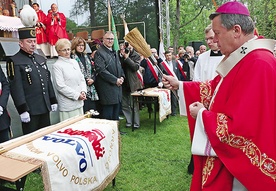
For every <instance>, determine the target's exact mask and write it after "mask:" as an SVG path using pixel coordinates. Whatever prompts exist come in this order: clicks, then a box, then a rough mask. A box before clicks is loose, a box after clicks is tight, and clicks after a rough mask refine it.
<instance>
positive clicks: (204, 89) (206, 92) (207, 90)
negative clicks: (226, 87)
mask: <svg viewBox="0 0 276 191" xmlns="http://www.w3.org/2000/svg"><path fill="white" fill-rule="evenodd" d="M199 88H200V99H201V100H200V102H201V103H202V104H203V105H204V107H205V108H209V104H210V102H211V99H212V95H211V93H212V92H211V84H210V82H209V81H206V82H202V83H200V85H199Z"/></svg>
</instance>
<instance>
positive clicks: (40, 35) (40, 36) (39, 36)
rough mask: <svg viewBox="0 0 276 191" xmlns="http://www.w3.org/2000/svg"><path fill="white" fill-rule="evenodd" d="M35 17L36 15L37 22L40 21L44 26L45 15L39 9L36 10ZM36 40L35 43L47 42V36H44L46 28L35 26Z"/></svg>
mask: <svg viewBox="0 0 276 191" xmlns="http://www.w3.org/2000/svg"><path fill="white" fill-rule="evenodd" d="M36 14H37V17H38V22H40V23H42V24H43V25H45V26H46V24H45V21H46V18H47V17H46V15H45V13H44V12H43V11H41V10H39V11H37V12H36ZM35 30H36V42H37V44H42V43H46V42H47V36H46V29H45V30H44V29H43V27H42V26H40V27H36V28H35Z"/></svg>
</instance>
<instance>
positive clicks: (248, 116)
mask: <svg viewBox="0 0 276 191" xmlns="http://www.w3.org/2000/svg"><path fill="white" fill-rule="evenodd" d="M241 53H242V51H241ZM220 80H221V76H217V77H216V78H214V80H212V81H210V82H205V83H199V82H185V83H183V86H184V97H185V98H184V99H185V102H186V106H187V107H186V108H187V111H189V110H188V106H189V105H190V104H191V103H193V102H195V101H200V102H202V103H203V104H204V105H205V107H206V108H209V110H204V111H203V112H202V119H203V124H204V129H205V132H206V134H207V136H208V139H209V141H210V143H211V146H212V148H213V149H214V151H215V153H216V154H217V157H210V156H199V155H194V165H195V169H194V174H193V179H192V184H191V190H192V191H200V190H202V191H221V190H223V191H232V189H233V179H234V178H236V179H237V180H239V182H241V183H242V185H243V186H244V187H246V188H247V190H249V191H262V190H266V191H274V190H276V59H275V58H274V57H273V55H272V53H271V52H270V51H268V50H265V49H257V50H256V49H255V50H253V51H252V52H250V53H248V54H247V55H246V56H245V57H243V58H242V59H241V60H240V61H239V62H238V63H237V64H236V65H235V66H233V68H232V69H230V71H229V72H228V73H227V74H226V75H225V76H224V78H223V80H222V82H221V84H220V86H219V88H218V91H217V93H216V95H214V90H215V88H216V87H217V86H218V84H219V82H220ZM213 96H214V100H213V101H212V102H211V99H212V97H213ZM210 103H211V105H210V106H209V104H210ZM188 120H189V127H190V133H191V138H193V133H194V125H195V120H194V119H193V118H191V116H190V115H188Z"/></svg>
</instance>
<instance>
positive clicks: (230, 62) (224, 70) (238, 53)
mask: <svg viewBox="0 0 276 191" xmlns="http://www.w3.org/2000/svg"><path fill="white" fill-rule="evenodd" d="M275 44H276V41H275V40H272V39H257V40H256V38H252V39H250V40H249V41H247V42H245V43H244V44H243V45H242V46H240V47H239V48H238V49H237V50H235V51H234V52H232V53H231V54H230V55H229V57H228V58H227V59H226V60H222V61H221V62H220V63H219V65H218V67H217V70H216V72H217V73H218V74H219V75H220V76H222V77H225V76H226V75H227V74H228V73H229V72H230V71H231V70H232V68H234V66H235V65H236V64H237V63H238V62H239V61H240V60H241V59H242V58H244V57H245V56H246V55H247V54H248V53H250V52H251V51H253V50H256V49H266V50H269V51H270V52H272V53H273V48H274V46H275Z"/></svg>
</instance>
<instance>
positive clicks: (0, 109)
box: [0, 106, 3, 116]
mask: <svg viewBox="0 0 276 191" xmlns="http://www.w3.org/2000/svg"><path fill="white" fill-rule="evenodd" d="M1 115H3V107H2V106H0V116H1Z"/></svg>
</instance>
